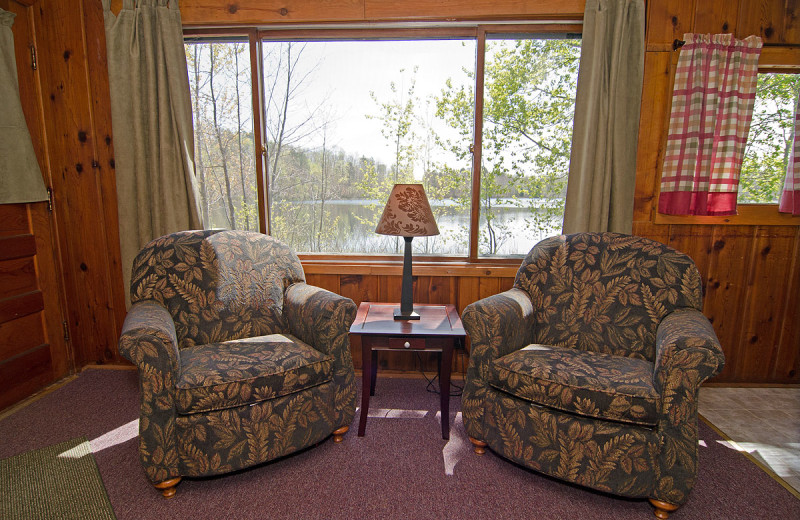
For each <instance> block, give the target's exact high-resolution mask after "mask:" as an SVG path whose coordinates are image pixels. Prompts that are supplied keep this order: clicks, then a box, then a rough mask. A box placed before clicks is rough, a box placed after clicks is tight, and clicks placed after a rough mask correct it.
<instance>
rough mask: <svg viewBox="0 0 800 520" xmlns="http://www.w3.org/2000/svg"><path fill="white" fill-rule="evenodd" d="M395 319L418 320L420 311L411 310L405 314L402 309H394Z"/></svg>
mask: <svg viewBox="0 0 800 520" xmlns="http://www.w3.org/2000/svg"><path fill="white" fill-rule="evenodd" d="M394 319H396V320H418V319H419V313H417V312H414V311H411V313H409V314H403V311H401V310H400V309H395V310H394Z"/></svg>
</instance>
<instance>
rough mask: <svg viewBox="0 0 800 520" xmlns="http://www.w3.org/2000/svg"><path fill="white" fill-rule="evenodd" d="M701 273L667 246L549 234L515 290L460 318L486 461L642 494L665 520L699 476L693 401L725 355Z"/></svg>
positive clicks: (472, 431)
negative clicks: (709, 315)
mask: <svg viewBox="0 0 800 520" xmlns="http://www.w3.org/2000/svg"><path fill="white" fill-rule="evenodd" d="M701 301H702V291H701V279H700V273H699V272H698V270H697V268H696V266H695V265H694V263H693V262H692V260H691V259H690V258H689V257H688V256H686V255H684V254H682V253H680V252H678V251H675V250H674V249H671V248H669V247H667V246H665V245H663V244H660V243H658V242H654V241H652V240H647V239H644V238H639V237H633V236H627V235H620V234H615V233H579V234H574V235H566V236H563V235H562V236H558V237H552V238H548V239H546V240H544V241H542V242H540V243H539V244H537V245H536V246H535V247H534V248H533V249H532V250H531V252H530V253H529V254H528V256H527V257H526V258H525V259H524V260H523V262H522V266H521V267H520V269H519V271H518V273H517V277H516V280H515V282H514V286H513V288H512V289H510V290H508V291H506V292H504V293H501V294H498V295H495V296H491V297H489V298H485V299H483V300H480V301H478V302H475V303H473V304H471V305H469V306H467V308H466V309H464V312H463V316H462V319H463V322H464V326H465V328H466V330H467V332H468V333H469V336H470V340H471V342H472V349H471V353H470V362H469V367H468V369H467V376H466V382H465V388H464V394H463V397H462V410H463V414H464V426H465V428H466V430H467V433H468V435H469V436H470V439H471V440H472V442H473V444H474V445H475V451H476V452H478V453H479V454H480V453H483V452H484V451H485V447H486V446H487V445H488V446H489V447H490V448H491V449H492V450H493V451H495V452H496V453H498V454H499V455H502V456H503V457H505V458H507V459H510V460H512V461H514V462H516V463H518V464H521V465H523V466H526V467H528V468H531V469H533V470H536V471H539V472H542V473H546V474H548V475H551V476H553V477H556V478H559V479H562V480H566V481H569V482H573V483H575V484H579V485H581V486H586V487H589V488H593V489H597V490H600V491H604V492H608V493H613V494H617V495H622V496H627V497H636V498H648V499H650V502H651V503H652V504H653V505H654V506H655V508H656V510H655V513H656V516H658V517H659V518H667V516H668V515H669V513H670V512H671V511H673V510H675V509H677V507H678V506H680V505H681V504H683V503H684V502H685V501H686V500H687V498H688V494H689V491H690V490H691V489H692V487H693V486H694V482H695V479H696V475H697V450H698V437H697V435H698V434H697V395H698V389H699V387H700V384H701V383H702V382H703V381H705V380H706V379H708V378H710V377H713V376H714V375H716V374H717V373H719V371H720V370H721V369H722V366H723V364H724V356H723V353H722V350H721V348H720V345H719V342H718V340H717V337H716V335H715V333H714V330H713V328H712V327H711V324H710V323H709V321H708V320H707V319H706V318H705V316H703V314H702V313H701V312H700V311H701V308H702V307H701Z"/></svg>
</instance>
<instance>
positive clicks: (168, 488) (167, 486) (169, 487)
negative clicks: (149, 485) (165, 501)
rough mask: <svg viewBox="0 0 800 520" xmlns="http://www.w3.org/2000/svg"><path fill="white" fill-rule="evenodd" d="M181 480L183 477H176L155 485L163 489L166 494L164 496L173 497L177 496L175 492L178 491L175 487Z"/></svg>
mask: <svg viewBox="0 0 800 520" xmlns="http://www.w3.org/2000/svg"><path fill="white" fill-rule="evenodd" d="M180 481H181V477H176V478H171V479H169V480H165V481H164V482H159V483H158V484H153V485H154V486H155V487H156V489H159V490H160V491H161V494H162V495H164V498H172V497H174V496H175V492H176V491H177V490H176V489H175V487H176V486H177V485H178V483H179V482H180Z"/></svg>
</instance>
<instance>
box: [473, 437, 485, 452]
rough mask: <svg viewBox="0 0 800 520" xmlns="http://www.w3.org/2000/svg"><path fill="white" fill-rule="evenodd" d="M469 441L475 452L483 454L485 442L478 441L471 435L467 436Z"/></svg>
mask: <svg viewBox="0 0 800 520" xmlns="http://www.w3.org/2000/svg"><path fill="white" fill-rule="evenodd" d="M469 442H471V443H472V445H473V446H474V447H475V453H477V454H478V455H483V454H484V453H486V446H487V444H486V443H485V442H483V441H479V440H478V439H473V438H472V437H470V438H469Z"/></svg>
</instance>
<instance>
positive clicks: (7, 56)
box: [0, 9, 48, 204]
mask: <svg viewBox="0 0 800 520" xmlns="http://www.w3.org/2000/svg"><path fill="white" fill-rule="evenodd" d="M15 16H16V15H15V14H14V13H9V12H8V11H4V10H3V9H0V204H17V203H22V202H37V201H42V200H47V198H48V197H47V189H45V187H44V180H43V179H42V172H41V170H39V163H38V162H37V160H36V154H35V153H34V151H33V142H32V141H31V134H30V132H28V124H27V123H26V122H25V114H24V113H23V112H22V104H21V103H20V100H19V81H18V79H17V60H16V58H15V57H14V33H13V32H11V26H12V25H14V17H15Z"/></svg>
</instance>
